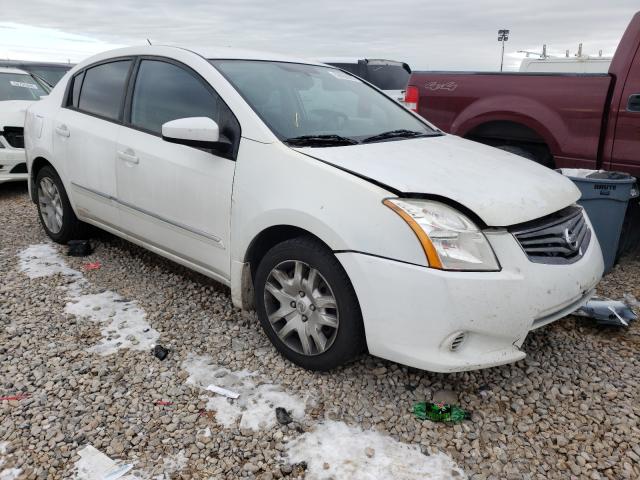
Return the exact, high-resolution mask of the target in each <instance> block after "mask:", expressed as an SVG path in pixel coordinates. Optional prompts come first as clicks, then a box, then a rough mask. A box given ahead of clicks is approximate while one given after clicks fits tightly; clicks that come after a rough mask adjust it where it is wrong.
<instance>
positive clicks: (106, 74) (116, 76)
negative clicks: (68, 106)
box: [74, 60, 131, 120]
mask: <svg viewBox="0 0 640 480" xmlns="http://www.w3.org/2000/svg"><path fill="white" fill-rule="evenodd" d="M130 67H131V60H119V61H116V62H110V63H103V64H102V65H98V66H97V67H92V68H90V69H88V70H87V71H86V72H85V73H84V81H83V82H82V91H81V92H80V100H79V102H78V108H79V109H80V110H82V111H84V112H87V113H93V114H95V115H99V116H101V117H105V118H108V119H111V120H118V118H119V116H120V107H121V105H122V100H123V98H124V95H125V88H126V83H127V75H128V73H129V68H130ZM74 89H75V83H74ZM74 95H75V92H74Z"/></svg>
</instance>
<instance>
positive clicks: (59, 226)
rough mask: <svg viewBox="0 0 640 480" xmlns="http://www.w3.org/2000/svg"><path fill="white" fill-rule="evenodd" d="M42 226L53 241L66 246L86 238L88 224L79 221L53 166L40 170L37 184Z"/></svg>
mask: <svg viewBox="0 0 640 480" xmlns="http://www.w3.org/2000/svg"><path fill="white" fill-rule="evenodd" d="M35 196H36V205H37V206H38V217H39V218H40V224H41V225H42V228H44V231H45V232H46V234H47V235H48V236H49V238H50V239H51V240H53V241H54V242H56V243H61V244H66V243H67V242H68V241H69V240H76V239H82V238H86V234H87V224H86V223H84V222H81V221H80V220H78V217H76V214H75V213H74V211H73V208H71V203H69V197H68V196H67V192H66V190H65V189H64V185H63V184H62V180H60V176H59V175H58V173H57V172H56V171H55V170H54V169H53V167H51V166H45V167H42V169H40V171H39V172H38V175H37V177H36V182H35Z"/></svg>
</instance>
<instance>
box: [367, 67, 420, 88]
mask: <svg viewBox="0 0 640 480" xmlns="http://www.w3.org/2000/svg"><path fill="white" fill-rule="evenodd" d="M410 75H411V74H410V73H409V72H408V71H407V70H405V69H404V67H403V66H402V65H388V64H387V65H385V64H376V63H369V64H367V74H366V77H365V79H366V80H367V81H369V82H371V83H373V84H374V85H375V86H376V87H378V88H379V89H380V90H404V89H405V88H407V83H408V82H409V76H410Z"/></svg>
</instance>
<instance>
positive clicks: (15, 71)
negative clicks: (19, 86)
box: [0, 66, 31, 75]
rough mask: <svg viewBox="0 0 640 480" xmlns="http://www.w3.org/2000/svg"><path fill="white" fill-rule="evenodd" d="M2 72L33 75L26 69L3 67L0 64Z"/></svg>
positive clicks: (0, 71)
mask: <svg viewBox="0 0 640 480" xmlns="http://www.w3.org/2000/svg"><path fill="white" fill-rule="evenodd" d="M0 73H13V74H17V75H31V74H30V73H29V72H25V71H24V70H20V69H19V68H13V67H2V66H0Z"/></svg>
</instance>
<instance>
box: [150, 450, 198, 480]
mask: <svg viewBox="0 0 640 480" xmlns="http://www.w3.org/2000/svg"><path fill="white" fill-rule="evenodd" d="M187 463H189V459H188V458H187V456H186V455H185V454H184V450H180V451H179V452H178V454H177V455H173V456H170V457H167V458H165V459H163V461H162V473H161V474H160V475H155V476H153V480H171V478H173V474H174V473H177V472H179V471H181V470H184V468H185V467H186V466H187Z"/></svg>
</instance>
